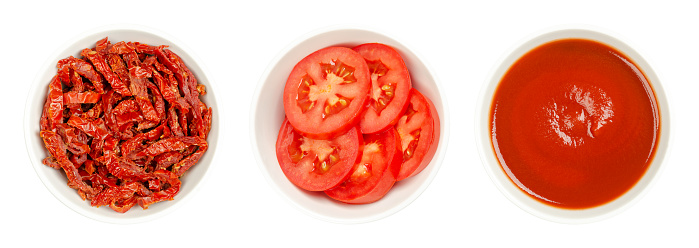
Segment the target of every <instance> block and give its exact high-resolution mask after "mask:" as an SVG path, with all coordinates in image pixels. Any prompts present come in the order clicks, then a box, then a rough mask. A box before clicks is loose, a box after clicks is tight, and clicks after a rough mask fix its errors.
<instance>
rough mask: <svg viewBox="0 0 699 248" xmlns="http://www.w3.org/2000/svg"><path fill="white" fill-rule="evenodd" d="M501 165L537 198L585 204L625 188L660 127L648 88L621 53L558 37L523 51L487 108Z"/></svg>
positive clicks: (647, 157) (639, 172)
mask: <svg viewBox="0 0 699 248" xmlns="http://www.w3.org/2000/svg"><path fill="white" fill-rule="evenodd" d="M490 121H491V122H490V128H491V132H492V133H491V134H492V136H491V141H492V145H493V149H494V151H495V153H496V155H497V157H498V160H499V162H500V165H501V167H502V169H503V171H504V172H505V173H506V174H507V175H508V177H509V178H510V179H511V180H512V182H513V183H514V184H515V185H517V186H518V187H519V188H520V189H521V190H522V191H524V192H526V193H527V194H529V195H530V196H532V197H533V198H535V199H536V200H538V201H541V202H543V203H546V204H549V205H552V206H556V207H561V208H566V209H584V208H591V207H595V206H599V205H602V204H605V203H608V202H610V201H612V200H614V199H616V198H618V197H619V196H621V195H623V194H624V193H625V192H627V191H628V190H629V189H631V188H632V187H633V186H634V185H635V184H636V183H637V182H638V181H639V180H640V179H641V177H642V176H643V174H644V173H645V172H646V170H647V169H648V167H649V165H650V163H651V161H652V159H653V155H654V154H655V150H656V144H657V143H658V139H659V135H658V134H659V132H660V114H659V112H658V105H657V103H656V99H655V94H654V92H653V89H652V88H651V86H650V84H649V83H648V80H647V79H646V77H645V75H644V74H643V72H641V70H640V69H639V68H638V67H637V66H636V65H635V64H634V63H633V62H632V61H631V60H630V59H629V58H627V57H626V56H625V55H624V54H622V53H621V52H619V51H617V50H616V49H614V48H612V47H609V46H607V45H604V44H601V43H598V42H596V41H591V40H583V39H564V40H557V41H552V42H550V43H547V44H544V45H541V46H539V47H537V48H535V49H533V50H531V51H529V52H528V53H527V54H525V55H524V56H522V57H521V58H520V59H519V60H518V61H517V62H516V63H514V64H513V65H512V66H511V67H510V69H509V70H508V71H507V73H506V74H505V75H504V76H503V78H502V80H501V81H500V84H499V85H498V87H497V90H496V92H495V96H494V98H493V103H492V105H491V109H490Z"/></svg>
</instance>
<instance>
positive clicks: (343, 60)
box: [283, 47, 371, 139]
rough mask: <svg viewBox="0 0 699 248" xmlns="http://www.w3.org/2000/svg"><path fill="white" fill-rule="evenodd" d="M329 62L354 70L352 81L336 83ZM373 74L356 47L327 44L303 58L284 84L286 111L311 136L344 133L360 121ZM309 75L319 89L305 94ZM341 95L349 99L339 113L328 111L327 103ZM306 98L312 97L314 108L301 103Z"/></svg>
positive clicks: (301, 131) (290, 119) (300, 130)
mask: <svg viewBox="0 0 699 248" xmlns="http://www.w3.org/2000/svg"><path fill="white" fill-rule="evenodd" d="M328 65H330V66H337V67H343V66H344V68H342V71H341V72H338V74H340V73H342V72H344V71H345V70H344V69H345V68H348V70H347V71H352V72H353V73H352V74H351V77H353V78H352V79H349V81H350V82H351V83H336V84H335V83H332V82H334V81H333V80H332V79H331V78H330V74H331V73H326V72H325V69H326V68H325V66H328ZM332 74H333V75H335V74H334V73H332ZM369 76H370V74H369V69H368V67H367V65H366V62H365V61H364V58H363V57H362V56H361V55H359V54H358V53H357V52H355V51H352V49H349V48H345V47H327V48H323V49H320V50H318V51H315V52H313V53H311V54H309V55H308V56H306V57H305V58H303V59H302V60H301V61H299V62H298V63H297V64H296V66H294V68H293V70H292V71H291V73H290V74H289V78H288V79H287V81H286V85H285V86H284V95H283V102H284V113H285V114H286V117H287V118H288V120H289V122H291V124H292V125H293V126H294V128H295V129H296V130H297V131H299V132H300V133H302V134H304V135H305V136H307V137H310V138H314V139H328V138H332V137H336V136H338V135H341V134H343V133H345V132H347V130H349V129H350V128H352V127H354V126H356V125H357V123H358V122H359V120H360V117H361V116H362V114H363V112H364V110H365V105H366V102H367V100H368V99H369V94H368V93H369V90H370V88H371V79H370V77H369ZM306 79H311V80H312V83H313V86H317V89H316V90H315V91H312V90H309V91H308V92H315V93H306V94H307V95H305V96H304V95H303V94H304V93H303V90H300V88H301V87H302V84H303V83H304V82H305V81H304V80H306ZM343 79H345V78H343ZM311 94H315V95H313V96H311ZM338 96H341V97H344V98H346V99H345V100H347V101H348V102H349V103H348V104H347V106H346V107H343V108H341V110H339V112H337V113H332V114H326V112H325V111H327V109H326V106H328V105H326V104H331V103H329V102H331V101H334V100H336V99H335V97H338ZM313 97H316V98H315V99H313ZM304 99H308V102H306V103H307V104H310V103H313V104H312V105H311V107H310V109H304V108H303V107H301V106H300V101H302V100H304ZM335 104H337V103H335Z"/></svg>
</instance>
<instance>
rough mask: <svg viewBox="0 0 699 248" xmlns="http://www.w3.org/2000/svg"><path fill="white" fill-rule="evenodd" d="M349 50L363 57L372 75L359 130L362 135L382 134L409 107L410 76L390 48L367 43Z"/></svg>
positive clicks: (401, 60) (398, 56)
mask: <svg viewBox="0 0 699 248" xmlns="http://www.w3.org/2000/svg"><path fill="white" fill-rule="evenodd" d="M352 50H354V51H356V52H357V53H359V54H361V55H362V57H364V59H365V60H366V63H367V65H368V67H369V73H371V91H369V102H368V103H367V105H368V108H367V110H366V111H365V112H364V115H363V116H362V119H361V121H360V122H359V127H360V129H361V130H362V133H378V132H382V131H384V130H386V129H389V128H390V127H391V126H393V125H394V124H395V123H396V122H397V121H398V117H400V116H401V114H402V113H403V112H405V109H406V108H407V106H408V104H407V103H408V96H409V94H410V89H411V88H412V85H411V83H410V73H408V68H407V67H405V63H404V62H403V58H402V57H401V56H400V54H399V53H398V52H397V51H396V50H395V49H393V48H392V47H390V46H387V45H384V44H379V43H367V44H362V45H359V46H357V47H355V48H353V49H352Z"/></svg>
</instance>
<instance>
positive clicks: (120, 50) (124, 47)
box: [107, 41, 134, 54]
mask: <svg viewBox="0 0 699 248" xmlns="http://www.w3.org/2000/svg"><path fill="white" fill-rule="evenodd" d="M107 52H108V53H110V54H126V53H131V52H134V48H133V47H132V46H130V45H129V44H128V43H126V42H123V41H119V42H117V43H114V45H112V47H110V48H109V50H108V51H107Z"/></svg>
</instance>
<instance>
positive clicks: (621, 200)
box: [474, 24, 672, 224]
mask: <svg viewBox="0 0 699 248" xmlns="http://www.w3.org/2000/svg"><path fill="white" fill-rule="evenodd" d="M566 38H581V39H587V40H594V41H597V42H600V43H603V44H606V45H608V46H611V47H613V48H615V49H616V50H618V51H620V52H622V53H623V54H625V55H626V56H627V57H629V58H630V59H631V60H632V61H633V62H634V63H635V64H636V65H637V66H638V67H639V69H640V70H641V71H642V72H643V73H644V75H645V76H646V78H647V79H648V81H649V82H650V86H651V88H652V89H653V91H654V93H655V98H656V101H657V103H658V112H659V113H660V125H661V127H660V133H659V135H660V138H659V139H658V141H657V142H658V146H657V148H656V151H655V155H654V157H653V161H652V162H651V165H650V166H649V167H648V169H647V170H646V172H645V173H644V175H643V176H642V177H641V179H639V181H638V182H636V184H635V185H634V186H633V187H632V188H630V189H629V190H628V191H626V192H625V193H624V194H622V195H621V196H619V197H617V198H616V199H614V200H612V201H611V202H608V203H605V204H602V205H600V206H596V207H592V208H587V209H580V210H574V209H563V208H558V207H553V206H550V205H547V204H544V203H541V202H539V201H536V200H534V199H533V198H532V197H531V196H529V195H526V194H525V193H524V192H522V191H521V190H520V189H519V188H518V187H516V186H515V185H514V184H513V183H512V182H511V180H510V179H509V177H508V176H506V175H505V174H504V172H503V171H502V167H501V166H500V163H499V162H498V159H497V158H496V155H495V153H494V151H493V150H492V146H491V141H490V135H489V134H490V130H489V111H490V105H491V103H492V97H493V96H494V91H495V89H496V88H497V86H498V85H499V81H500V79H501V78H502V76H503V75H504V74H505V73H506V72H507V70H508V69H509V68H510V67H511V66H512V64H513V63H514V62H516V60H517V59H519V58H520V57H521V56H522V55H524V54H525V53H527V52H529V51H531V50H532V49H533V48H535V47H538V46H540V45H543V44H545V43H548V42H552V41H555V40H560V39H566ZM611 43H614V44H611ZM653 68H656V67H654V66H652V64H651V63H650V62H649V61H648V60H647V59H646V57H645V56H643V55H642V53H641V50H639V49H638V46H636V45H634V44H633V43H631V42H629V41H628V40H627V39H625V38H623V37H622V36H621V35H619V34H616V33H614V32H612V31H609V30H606V29H603V28H600V27H596V26H591V25H581V24H568V25H557V26H552V27H549V28H546V29H542V30H539V31H537V32H534V33H532V34H530V35H528V36H526V37H525V38H523V39H522V40H520V41H519V42H517V43H515V44H514V45H513V46H512V47H510V48H509V49H508V50H507V51H505V53H503V55H501V57H500V59H498V60H497V63H496V64H495V65H494V66H493V67H492V69H491V71H490V72H489V74H488V77H487V78H486V81H485V82H484V84H483V86H482V87H481V92H480V94H479V98H478V102H477V104H476V106H477V108H476V111H475V118H474V120H475V125H474V129H475V130H474V131H475V134H476V135H475V140H476V146H477V147H478V152H479V156H480V159H481V162H482V164H483V168H484V170H485V171H486V173H487V174H488V176H489V177H490V179H491V181H492V182H493V184H494V185H495V186H496V188H497V189H498V190H499V191H500V192H501V193H502V194H503V195H504V196H505V197H506V198H507V199H508V200H510V201H511V202H512V203H514V204H515V205H516V206H517V207H519V208H520V209H522V210H524V211H525V212H528V213H530V214H532V215H534V216H536V217H538V218H541V219H544V220H548V221H552V222H557V223H562V224H585V223H592V222H597V221H601V220H604V219H608V218H610V217H612V216H615V215H617V214H619V213H621V212H623V211H625V210H626V209H628V208H630V207H631V206H632V205H634V204H635V203H637V202H638V201H639V200H640V199H641V198H643V196H644V195H645V194H647V193H648V191H650V189H652V188H653V187H652V186H653V185H654V184H655V183H656V182H657V181H658V178H659V177H660V174H662V171H663V169H664V167H666V166H667V165H664V164H667V163H668V161H667V160H668V157H669V151H670V150H671V149H670V146H671V143H672V132H671V129H672V127H671V119H672V117H671V115H672V112H671V111H669V109H670V107H669V105H670V103H669V98H668V96H667V93H666V91H665V90H664V88H663V86H662V82H661V80H660V77H659V75H658V73H657V72H656V71H655V70H653Z"/></svg>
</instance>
